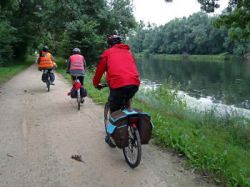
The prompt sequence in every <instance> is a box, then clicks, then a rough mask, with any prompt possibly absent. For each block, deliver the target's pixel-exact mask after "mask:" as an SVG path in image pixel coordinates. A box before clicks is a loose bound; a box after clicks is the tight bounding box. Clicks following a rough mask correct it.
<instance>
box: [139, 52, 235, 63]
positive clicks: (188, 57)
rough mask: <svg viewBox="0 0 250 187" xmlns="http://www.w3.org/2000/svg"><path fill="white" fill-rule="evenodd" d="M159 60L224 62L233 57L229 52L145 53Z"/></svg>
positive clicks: (140, 55)
mask: <svg viewBox="0 0 250 187" xmlns="http://www.w3.org/2000/svg"><path fill="white" fill-rule="evenodd" d="M145 55H147V56H152V57H153V58H157V59H159V60H170V61H191V62H211V61H212V62H224V61H225V60H229V59H231V58H232V56H231V55H228V54H219V55H186V54H183V55H182V54H145ZM136 56H137V57H142V56H144V54H136Z"/></svg>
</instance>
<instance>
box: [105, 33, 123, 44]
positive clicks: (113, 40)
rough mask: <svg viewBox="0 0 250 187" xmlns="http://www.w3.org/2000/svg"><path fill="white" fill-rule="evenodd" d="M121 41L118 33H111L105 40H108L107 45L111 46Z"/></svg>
mask: <svg viewBox="0 0 250 187" xmlns="http://www.w3.org/2000/svg"><path fill="white" fill-rule="evenodd" d="M121 41H122V39H121V37H120V36H118V35H111V36H109V37H108V41H107V42H108V44H109V45H111V46H113V45H115V44H119V43H121Z"/></svg>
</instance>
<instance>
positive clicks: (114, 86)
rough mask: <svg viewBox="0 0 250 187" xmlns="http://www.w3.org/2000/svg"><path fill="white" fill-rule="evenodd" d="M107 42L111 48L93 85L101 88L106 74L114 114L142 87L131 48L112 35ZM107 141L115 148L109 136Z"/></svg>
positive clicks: (97, 70)
mask: <svg viewBox="0 0 250 187" xmlns="http://www.w3.org/2000/svg"><path fill="white" fill-rule="evenodd" d="M107 42H108V45H109V48H108V49H106V50H105V51H104V52H103V54H102V56H101V59H100V62H99V64H98V65H97V68H96V72H95V75H94V78H93V84H94V86H95V88H97V89H99V88H101V86H100V85H99V84H100V80H101V78H102V75H103V74H104V73H105V72H106V81H107V83H108V86H109V89H110V94H109V98H108V100H109V104H110V112H111V113H112V112H114V111H116V110H119V109H121V108H122V107H123V106H125V105H126V104H127V103H128V101H129V100H130V99H131V98H132V97H133V96H134V95H135V93H136V92H137V91H138V88H139V85H140V78H139V73H138V70H137V67H136V62H135V59H134V56H133V54H132V52H131V51H130V48H129V46H128V45H126V44H123V43H122V42H121V37H120V36H118V35H111V36H110V37H108V41H107ZM105 141H106V143H108V144H109V145H110V146H111V147H114V145H112V142H111V141H110V139H109V137H108V136H107V137H106V138H105Z"/></svg>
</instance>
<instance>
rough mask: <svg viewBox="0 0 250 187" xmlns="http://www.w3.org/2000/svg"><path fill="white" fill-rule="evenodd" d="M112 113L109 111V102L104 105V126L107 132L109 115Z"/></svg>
mask: <svg viewBox="0 0 250 187" xmlns="http://www.w3.org/2000/svg"><path fill="white" fill-rule="evenodd" d="M109 115H110V111H109V103H108V102H107V103H106V104H105V106H104V127H105V131H106V132H107V129H106V125H107V124H108V120H109V119H108V117H109Z"/></svg>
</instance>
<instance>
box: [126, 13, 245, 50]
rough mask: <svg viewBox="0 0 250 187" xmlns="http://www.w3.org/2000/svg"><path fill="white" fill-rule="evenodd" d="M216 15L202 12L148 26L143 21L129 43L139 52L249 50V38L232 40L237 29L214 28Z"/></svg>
mask: <svg viewBox="0 0 250 187" xmlns="http://www.w3.org/2000/svg"><path fill="white" fill-rule="evenodd" d="M215 19H216V18H214V17H208V15H207V14H205V13H201V12H200V13H195V14H193V15H191V16H189V17H188V18H185V17H184V18H182V19H175V20H172V21H170V22H168V23H167V24H165V25H164V26H159V27H156V26H154V25H153V26H152V25H148V26H145V25H144V24H143V23H142V22H141V23H139V25H138V26H137V28H136V29H135V31H134V32H131V33H130V35H129V43H130V44H131V48H132V50H133V51H134V52H136V53H140V52H146V53H157V54H162V53H164V54H184V55H185V54H220V53H224V52H229V53H237V54H239V53H240V52H239V51H241V54H242V53H244V52H246V51H247V49H248V46H249V42H247V41H243V40H242V41H232V40H231V38H232V37H231V35H232V34H235V33H236V31H235V30H233V29H230V30H229V29H227V28H225V27H221V28H215V27H214V26H213V23H214V21H215ZM239 32H240V31H239ZM228 33H229V35H228ZM163 38H164V40H163Z"/></svg>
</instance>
